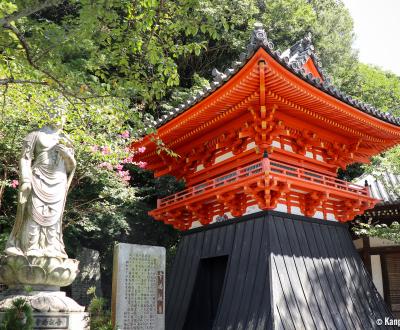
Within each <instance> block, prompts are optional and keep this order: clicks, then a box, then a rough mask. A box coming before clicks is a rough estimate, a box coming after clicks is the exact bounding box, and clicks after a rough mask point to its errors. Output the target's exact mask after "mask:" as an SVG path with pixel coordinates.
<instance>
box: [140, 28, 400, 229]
mask: <svg viewBox="0 0 400 330" xmlns="http://www.w3.org/2000/svg"><path fill="white" fill-rule="evenodd" d="M214 75H215V79H214V82H213V83H212V84H211V86H210V87H207V88H205V90H204V92H203V93H200V94H198V95H196V96H195V97H193V98H192V99H190V100H188V102H187V103H186V104H184V105H181V106H180V107H178V108H177V109H176V110H174V111H172V112H171V113H170V114H167V115H165V116H164V117H163V118H161V119H160V120H159V121H158V122H156V126H157V133H156V135H157V138H159V139H161V140H162V141H163V142H164V143H165V145H166V146H167V147H168V148H170V149H171V150H173V151H174V152H175V153H177V154H178V155H179V157H178V158H174V157H170V156H168V155H167V154H166V153H163V152H161V153H160V152H158V151H157V146H156V143H155V136H154V135H147V136H145V137H144V138H143V139H142V140H141V141H139V142H137V143H134V144H133V145H132V148H133V149H136V148H138V147H143V146H144V147H146V152H145V153H144V154H140V160H143V161H146V162H147V163H148V164H149V169H151V170H153V171H154V173H155V175H156V176H162V175H165V174H171V175H174V176H176V177H177V178H183V179H184V180H185V182H186V185H187V189H186V190H184V191H182V192H179V193H177V194H175V195H172V196H168V197H166V198H163V199H160V200H159V201H158V204H157V208H156V209H155V210H153V211H151V212H150V214H151V215H152V216H153V217H154V218H155V219H157V220H160V221H163V222H164V223H166V224H170V225H173V226H174V227H175V228H177V229H180V230H187V229H189V228H191V227H192V226H193V224H197V225H199V223H198V222H200V224H202V225H207V224H209V223H211V222H212V221H213V220H215V218H216V217H217V216H222V215H224V214H226V213H228V214H230V215H231V216H233V217H239V216H241V215H243V214H245V213H246V212H247V211H248V210H249V208H251V207H253V208H256V209H259V210H272V209H277V208H278V209H279V210H281V211H282V210H283V211H285V212H287V213H297V214H302V215H305V216H308V217H313V216H316V215H317V214H318V217H320V218H323V219H331V220H338V221H341V222H345V221H349V220H352V219H353V218H354V217H355V216H356V215H359V214H362V213H363V212H364V211H365V210H366V209H370V208H372V207H373V206H374V205H375V204H376V203H377V202H378V200H376V199H374V198H372V197H371V196H370V193H369V191H368V187H364V186H359V185H356V184H351V183H348V182H345V181H342V180H339V179H337V178H336V172H337V170H338V168H340V167H341V168H345V167H346V166H347V165H348V164H351V163H354V162H361V163H365V162H368V161H369V159H370V157H371V156H372V155H375V154H378V153H379V152H382V151H384V150H386V149H388V148H389V147H392V146H394V145H395V144H396V143H398V142H399V141H400V128H399V124H400V122H399V120H398V119H396V118H394V117H392V116H390V115H388V114H382V113H380V112H379V111H378V110H376V109H374V108H373V107H371V106H369V105H366V104H363V103H360V102H358V101H356V100H353V99H352V98H351V97H349V96H347V95H345V94H343V93H342V92H340V91H339V90H337V89H336V88H335V87H334V86H333V85H332V84H331V82H330V79H329V78H328V77H327V76H326V75H325V74H324V72H323V70H322V69H321V67H320V64H319V62H318V58H317V56H316V55H315V53H314V51H313V47H312V45H311V39H310V37H309V36H307V37H306V38H304V39H302V40H301V41H299V42H298V43H297V44H296V45H294V46H293V47H292V48H290V49H288V50H287V51H285V52H284V53H283V54H281V53H280V52H279V51H275V50H274V49H273V45H272V43H271V42H270V41H269V40H268V39H267V36H266V34H265V31H264V30H263V28H262V26H261V25H257V26H256V29H255V30H254V32H253V36H252V40H251V43H250V45H249V47H248V52H247V53H246V54H244V55H243V56H242V57H241V60H240V61H238V62H235V63H233V65H232V68H230V69H227V70H226V71H225V72H224V73H220V72H218V71H217V70H214Z"/></svg>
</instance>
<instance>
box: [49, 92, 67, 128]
mask: <svg viewBox="0 0 400 330" xmlns="http://www.w3.org/2000/svg"><path fill="white" fill-rule="evenodd" d="M60 101H61V100H60V99H50V102H49V105H47V106H46V111H47V113H48V124H47V125H48V126H51V127H53V128H56V129H62V128H63V127H64V125H65V122H66V117H65V106H64V104H63V103H62V101H61V102H60Z"/></svg>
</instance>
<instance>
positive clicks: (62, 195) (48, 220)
mask: <svg viewBox="0 0 400 330" xmlns="http://www.w3.org/2000/svg"><path fill="white" fill-rule="evenodd" d="M63 121H64V119H62V120H60V121H58V122H57V123H54V124H51V125H48V126H45V127H43V128H41V129H39V130H37V131H34V132H32V133H30V134H28V135H27V136H26V138H25V139H24V144H23V149H22V154H21V159H20V188H19V194H18V208H17V215H16V220H15V224H14V227H13V230H12V232H11V235H10V238H9V240H8V242H7V245H6V250H5V253H6V255H9V256H13V255H14V256H16V255H23V256H34V257H58V258H68V256H67V254H66V252H65V247H64V242H63V237H62V216H63V211H64V206H65V201H66V196H67V192H68V189H69V186H70V184H71V180H72V177H73V175H74V172H75V167H76V161H75V158H74V150H73V148H72V141H71V140H70V139H69V138H68V137H67V136H66V135H65V134H63V133H62V126H63Z"/></svg>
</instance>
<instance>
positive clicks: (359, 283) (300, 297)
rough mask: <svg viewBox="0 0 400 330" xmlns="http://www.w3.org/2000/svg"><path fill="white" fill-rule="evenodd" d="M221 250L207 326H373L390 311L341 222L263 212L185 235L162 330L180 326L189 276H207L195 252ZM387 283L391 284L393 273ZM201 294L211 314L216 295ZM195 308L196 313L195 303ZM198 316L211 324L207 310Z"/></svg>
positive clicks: (201, 254) (205, 255) (190, 289)
mask: <svg viewBox="0 0 400 330" xmlns="http://www.w3.org/2000/svg"><path fill="white" fill-rule="evenodd" d="M224 255H225V256H226V258H227V267H226V275H225V278H224V280H223V281H222V278H221V277H219V280H218V288H219V289H218V290H217V291H219V290H221V286H223V287H222V293H221V296H220V300H219V302H218V308H217V310H218V311H217V315H216V318H215V321H214V325H213V329H221V330H225V329H232V330H233V329H243V330H244V329H248V330H255V329H260V330H261V329H294V330H296V329H307V330H308V329H318V330H319V329H375V328H376V325H375V322H376V319H377V318H382V319H383V318H384V317H385V316H389V317H390V316H391V313H390V311H389V310H388V308H387V307H386V306H385V304H384V303H383V301H382V298H381V297H380V295H379V294H378V293H377V291H376V288H375V287H374V285H373V283H372V280H371V278H370V276H369V274H368V273H367V272H366V270H365V267H364V266H363V264H362V261H361V259H360V257H359V256H358V254H357V252H356V250H355V248H354V246H353V244H352V241H351V238H350V235H349V233H348V228H347V226H344V225H341V224H338V223H334V222H328V221H323V220H317V219H309V218H305V217H301V216H295V215H289V214H284V213H279V212H273V211H272V212H271V211H270V212H264V213H258V214H254V215H247V216H245V217H243V218H241V219H236V220H235V221H232V220H231V221H229V222H227V223H226V224H217V225H211V226H208V227H205V228H202V229H196V230H194V231H191V232H190V233H188V234H187V235H185V236H184V238H183V239H182V242H181V244H180V247H179V248H178V253H177V260H175V262H174V265H173V269H172V271H171V273H170V278H169V279H168V281H169V284H168V287H167V304H168V305H167V315H166V321H167V329H168V330H180V329H182V327H183V325H184V322H185V320H186V316H187V311H188V308H189V305H190V301H191V298H192V297H193V288H194V283H195V279H196V277H198V276H200V275H201V276H200V277H203V278H206V277H204V276H206V275H204V274H205V273H204V270H203V274H200V275H198V265H199V263H200V260H201V258H203V260H204V258H213V257H218V256H219V257H220V256H224ZM393 269H394V271H389V274H396V272H397V266H396V267H393ZM206 273H207V272H206ZM208 273H209V272H208ZM208 273H207V274H208ZM220 273H221V272H219V273H218V274H220ZM208 280H210V279H209V278H208ZM208 280H207V281H208ZM222 282H223V284H222ZM207 283H208V282H207ZM210 283H212V282H210ZM392 283H393V284H392V287H393V288H395V287H396V285H397V277H396V278H395V279H394V280H393V282H392ZM196 285H197V284H196ZM208 287H209V286H208ZM199 290H202V289H199ZM399 291H400V290H399ZM213 292H214V291H213ZM393 292H394V293H393V296H394V297H397V292H395V291H393ZM399 294H400V292H399ZM195 297H196V293H195ZM200 298H201V299H203V300H204V301H211V302H212V304H210V305H212V306H213V308H212V309H211V311H212V313H211V314H210V313H209V314H210V315H214V314H213V313H215V306H216V300H217V298H216V296H215V297H214V296H213V295H212V294H211V293H210V297H209V299H208V298H207V297H206V296H204V294H203V292H197V298H196V299H200ZM194 306H197V305H194ZM396 306H397V304H396ZM396 306H395V307H396ZM197 312H199V313H200V314H197V316H196V317H197V319H199V317H201V315H202V314H201V310H199V308H198V307H196V313H197ZM193 314H195V313H193ZM207 315H208V314H207ZM196 317H195V318H193V319H196ZM205 318H208V319H209V320H211V321H209V322H208V323H207V324H208V325H207V327H211V323H212V319H213V318H214V316H212V317H211V318H210V317H208V316H206V315H205ZM193 319H192V320H193ZM189 320H190V317H189ZM191 322H193V321H191ZM210 322H211V323H210ZM189 323H190V322H189ZM200 323H201V322H200ZM196 326H197V328H196ZM203 327H204V325H194V326H193V328H194V329H200V328H203ZM187 328H188V329H189V328H190V324H187ZM381 328H382V327H381ZM205 330H206V329H205Z"/></svg>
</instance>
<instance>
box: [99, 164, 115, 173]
mask: <svg viewBox="0 0 400 330" xmlns="http://www.w3.org/2000/svg"><path fill="white" fill-rule="evenodd" d="M99 167H104V168H106V169H107V170H110V171H111V170H112V169H113V167H112V165H111V164H110V163H108V162H102V163H101V164H99Z"/></svg>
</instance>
